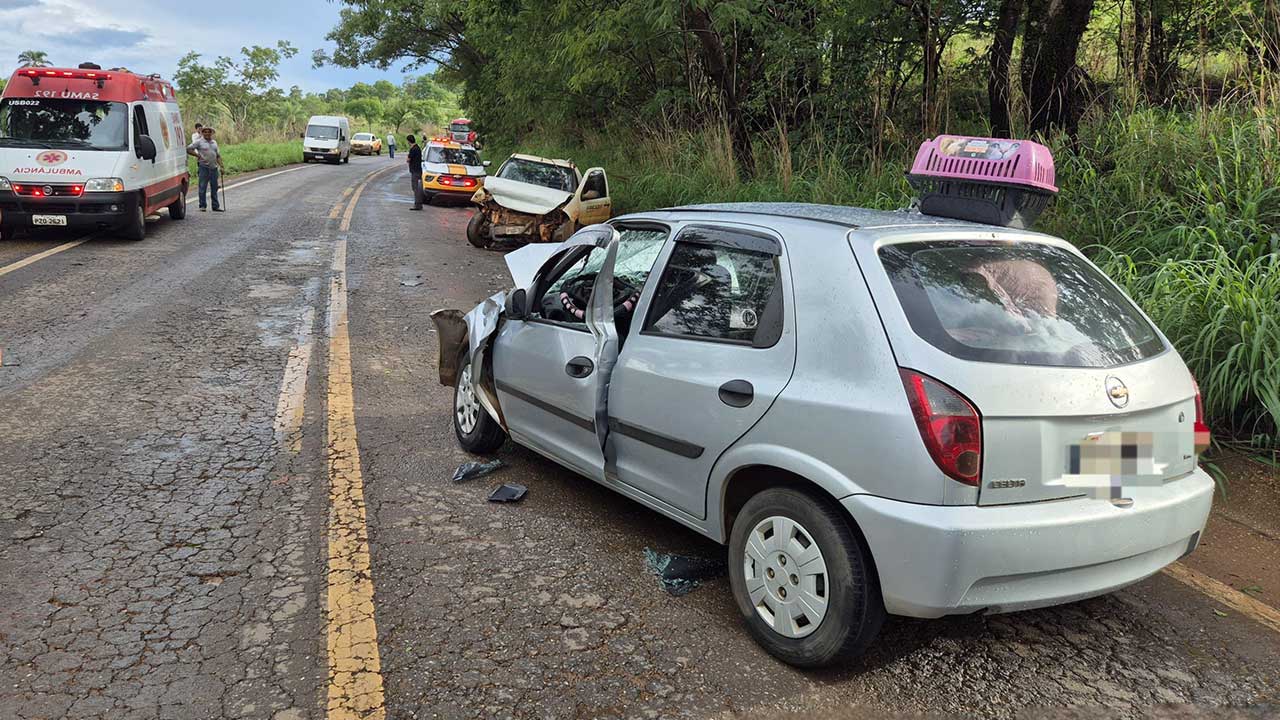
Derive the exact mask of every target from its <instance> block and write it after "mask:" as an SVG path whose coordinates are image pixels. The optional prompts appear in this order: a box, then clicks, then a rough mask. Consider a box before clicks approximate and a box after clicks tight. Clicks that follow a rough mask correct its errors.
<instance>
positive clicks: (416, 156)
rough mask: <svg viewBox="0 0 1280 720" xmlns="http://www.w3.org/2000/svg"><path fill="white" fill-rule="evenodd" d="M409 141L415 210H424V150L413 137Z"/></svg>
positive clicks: (410, 182)
mask: <svg viewBox="0 0 1280 720" xmlns="http://www.w3.org/2000/svg"><path fill="white" fill-rule="evenodd" d="M405 139H406V140H408V141H409V184H410V185H413V209H414V210H421V209H422V148H420V147H418V141H417V140H415V139H414V137H413V136H412V135H410V136H409V137H407V138H405Z"/></svg>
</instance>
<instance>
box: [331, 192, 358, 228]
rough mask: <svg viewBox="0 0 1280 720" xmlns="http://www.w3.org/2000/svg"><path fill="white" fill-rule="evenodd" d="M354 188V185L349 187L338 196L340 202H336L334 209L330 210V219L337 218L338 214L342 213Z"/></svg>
mask: <svg viewBox="0 0 1280 720" xmlns="http://www.w3.org/2000/svg"><path fill="white" fill-rule="evenodd" d="M354 189H355V187H354V186H352V187H349V188H347V189H346V190H343V191H342V194H341V195H339V196H338V202H336V203H334V204H333V209H332V210H330V211H329V219H330V220H337V219H338V216H339V215H341V214H342V205H343V203H345V202H346V200H347V197H348V196H349V195H351V191H352V190H354Z"/></svg>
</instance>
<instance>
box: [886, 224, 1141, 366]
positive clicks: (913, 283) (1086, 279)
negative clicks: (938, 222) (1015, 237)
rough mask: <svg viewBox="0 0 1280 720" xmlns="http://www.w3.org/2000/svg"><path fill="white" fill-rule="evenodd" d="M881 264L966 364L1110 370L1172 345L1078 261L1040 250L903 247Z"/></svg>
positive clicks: (1033, 246) (907, 305) (930, 335)
mask: <svg viewBox="0 0 1280 720" xmlns="http://www.w3.org/2000/svg"><path fill="white" fill-rule="evenodd" d="M880 261H881V262H882V263H883V264H884V267H885V270H886V271H887V272H888V274H889V278H890V280H891V281H892V283H893V288H894V290H895V291H896V292H897V295H898V300H899V302H901V303H902V309H903V310H904V311H905V312H906V314H907V319H908V320H909V321H910V323H911V329H912V330H914V331H915V332H916V334H917V335H919V336H920V337H921V338H924V340H926V341H927V342H928V343H929V344H931V345H933V346H934V347H937V348H938V349H940V350H943V351H944V352H947V353H949V354H951V355H954V356H956V357H959V358H964V359H966V360H978V361H982V362H994V363H1013V364H1018V365H1054V366H1066V367H1110V366H1113V365H1121V364H1124V363H1129V362H1134V361H1136V360H1142V359H1144V358H1148V357H1151V356H1153V355H1157V354H1159V353H1160V352H1162V351H1163V350H1164V343H1163V342H1162V341H1161V340H1160V336H1159V335H1158V334H1157V333H1156V331H1155V329H1154V328H1152V327H1151V324H1150V323H1148V322H1147V321H1146V319H1144V318H1143V317H1142V315H1141V314H1140V313H1139V312H1138V310H1137V308H1135V307H1134V305H1133V303H1132V302H1131V301H1130V300H1129V299H1128V298H1127V297H1125V296H1124V294H1123V293H1121V292H1120V290H1119V289H1118V288H1117V287H1116V286H1115V285H1113V284H1112V283H1111V281H1110V280H1108V279H1107V278H1106V277H1104V276H1103V275H1102V274H1101V273H1099V272H1098V271H1097V270H1095V269H1094V268H1093V267H1092V266H1091V265H1089V264H1088V263H1086V262H1085V261H1084V260H1082V259H1080V258H1079V257H1078V256H1076V255H1075V254H1073V253H1071V252H1069V251H1067V250H1064V249H1062V248H1058V247H1054V246H1052V245H1044V244H1039V243H1023V244H1018V245H1009V244H1004V243H999V244H997V243H980V242H973V243H965V242H947V243H901V244H895V245H888V246H885V247H883V248H881V249H880Z"/></svg>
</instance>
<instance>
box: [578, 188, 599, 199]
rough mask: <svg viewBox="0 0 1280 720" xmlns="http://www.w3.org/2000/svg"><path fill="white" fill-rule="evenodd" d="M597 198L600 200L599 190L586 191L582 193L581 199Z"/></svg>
mask: <svg viewBox="0 0 1280 720" xmlns="http://www.w3.org/2000/svg"><path fill="white" fill-rule="evenodd" d="M599 198H600V191H599V190H588V191H586V192H584V193H582V199H583V200H597V199H599Z"/></svg>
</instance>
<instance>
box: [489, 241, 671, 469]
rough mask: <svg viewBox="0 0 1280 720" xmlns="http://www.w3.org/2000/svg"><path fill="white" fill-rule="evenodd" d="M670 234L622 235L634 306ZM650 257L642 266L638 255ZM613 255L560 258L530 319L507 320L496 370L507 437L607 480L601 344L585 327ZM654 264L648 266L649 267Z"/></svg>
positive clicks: (593, 251) (539, 288)
mask: <svg viewBox="0 0 1280 720" xmlns="http://www.w3.org/2000/svg"><path fill="white" fill-rule="evenodd" d="M665 238H666V234H665V232H662V233H655V232H654V231H652V230H636V231H628V230H623V231H622V233H621V237H620V240H619V247H618V253H617V257H618V261H617V262H616V263H615V264H624V266H625V268H627V270H626V272H627V275H625V277H624V279H623V280H624V282H626V283H635V284H636V285H635V292H634V293H629V294H628V295H629V296H628V298H627V299H626V300H629V305H628V303H627V302H626V301H624V302H623V303H622V305H623V306H624V307H634V305H635V298H634V297H631V295H632V294H635V295H638V292H639V290H640V288H642V287H643V285H644V282H645V279H646V278H647V277H648V270H649V268H651V267H652V265H653V261H654V260H655V259H656V258H657V255H658V252H659V250H660V249H661V246H662V243H663V241H664V240H665ZM637 255H643V257H640V258H639V260H638V261H637V258H636V256H637ZM605 257H606V249H605V248H603V247H595V246H579V247H572V248H569V249H568V250H567V251H565V252H563V253H560V254H558V255H556V256H553V257H552V258H551V259H550V260H548V261H547V263H546V264H545V265H544V266H543V267H542V269H541V270H540V271H539V272H538V274H537V275H536V276H535V277H534V280H533V283H532V284H531V286H530V288H529V289H528V301H527V307H528V309H529V312H528V315H527V317H526V318H525V319H523V320H511V319H508V320H507V321H506V322H505V323H504V325H503V327H502V329H501V330H500V331H499V333H498V335H497V337H496V338H495V340H494V351H493V369H494V378H495V386H496V388H497V391H498V399H499V402H500V403H501V405H502V410H503V415H504V416H505V418H506V421H507V427H508V430H509V431H510V432H511V434H512V436H513V437H514V438H515V439H516V440H517V441H518V442H520V443H522V444H525V445H528V446H530V447H532V448H534V449H535V450H538V451H540V452H542V453H544V454H547V455H550V456H551V457H553V458H556V459H558V460H560V461H562V462H564V463H565V464H567V465H569V466H571V467H573V468H575V469H576V470H578V471H579V472H581V473H583V474H584V475H588V476H589V477H592V478H595V479H602V478H603V455H602V453H601V449H600V444H599V441H598V439H597V436H596V431H595V421H594V419H595V413H596V405H597V385H596V382H595V381H596V380H597V378H596V377H595V372H596V361H595V359H594V356H595V353H596V339H595V337H594V336H593V335H592V334H591V331H590V330H589V329H588V327H587V323H586V309H587V305H588V304H589V302H590V298H591V288H592V283H593V281H594V278H595V276H596V274H597V273H598V272H599V271H600V269H601V267H602V266H603V264H604V261H605ZM645 257H647V262H648V265H647V266H644V267H642V265H643V262H644V261H645Z"/></svg>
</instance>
